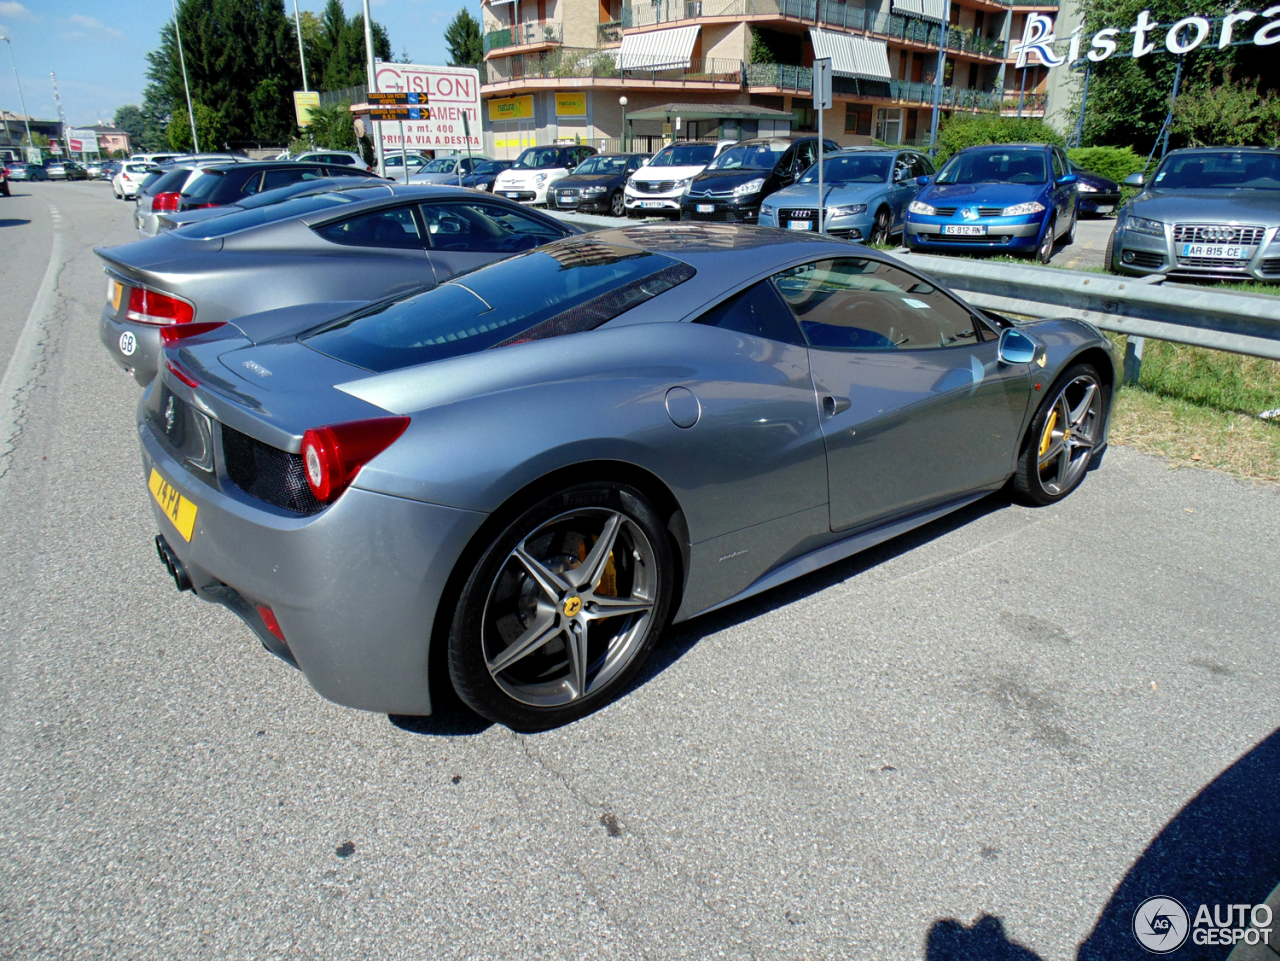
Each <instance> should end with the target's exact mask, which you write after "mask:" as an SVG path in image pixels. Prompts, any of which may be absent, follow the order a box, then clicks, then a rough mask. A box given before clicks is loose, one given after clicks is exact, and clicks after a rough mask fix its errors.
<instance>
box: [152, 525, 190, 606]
mask: <svg viewBox="0 0 1280 961" xmlns="http://www.w3.org/2000/svg"><path fill="white" fill-rule="evenodd" d="M156 553H157V554H159V555H160V563H162V564H163V565H164V567H165V570H167V571H168V572H169V576H170V577H172V578H173V586H174V587H176V588H177V589H178V590H180V591H193V592H194V591H195V586H194V585H193V584H192V583H191V575H190V574H188V573H187V569H186V567H184V566H183V564H182V561H180V560H179V559H178V555H177V554H175V553H174V552H173V548H172V547H170V546H169V542H168V541H166V540H165V539H164V535H163V534H157V535H156Z"/></svg>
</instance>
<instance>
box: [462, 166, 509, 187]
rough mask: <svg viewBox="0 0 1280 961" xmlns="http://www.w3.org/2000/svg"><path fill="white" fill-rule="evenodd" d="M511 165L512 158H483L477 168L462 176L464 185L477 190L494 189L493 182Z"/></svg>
mask: <svg viewBox="0 0 1280 961" xmlns="http://www.w3.org/2000/svg"><path fill="white" fill-rule="evenodd" d="M510 166H511V161H510V160H482V161H480V162H479V163H478V164H476V169H475V170H473V171H472V172H471V173H469V174H467V175H466V176H464V177H463V178H462V186H464V187H472V188H474V189H475V190H489V191H492V190H493V182H494V181H495V180H497V179H498V174H500V173H502V171H504V170H506V169H508V168H509V167H510Z"/></svg>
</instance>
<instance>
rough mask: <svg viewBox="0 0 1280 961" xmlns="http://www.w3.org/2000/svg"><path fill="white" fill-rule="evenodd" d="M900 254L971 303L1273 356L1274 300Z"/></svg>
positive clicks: (1277, 312) (1277, 349)
mask: <svg viewBox="0 0 1280 961" xmlns="http://www.w3.org/2000/svg"><path fill="white" fill-rule="evenodd" d="M901 256H902V258H903V260H905V261H906V262H908V263H911V264H913V265H915V266H917V267H919V268H920V269H921V270H923V271H924V272H925V273H926V274H932V275H934V276H935V277H937V278H938V279H939V280H941V281H944V282H945V283H946V284H947V286H949V287H951V288H952V289H953V290H955V291H957V292H959V293H963V294H964V295H965V297H966V299H968V300H970V301H971V302H972V303H974V304H975V305H976V306H978V307H989V308H991V309H992V310H1000V311H1007V312H1009V313H1015V314H1024V315H1026V316H1029V317H1074V318H1076V319H1077V320H1084V321H1087V322H1089V323H1091V324H1093V325H1094V326H1095V327H1098V328H1101V329H1102V330H1110V331H1114V332H1115V333H1119V334H1129V335H1131V336H1133V337H1143V338H1146V337H1150V338H1153V339H1155V340H1168V341H1172V342H1173V343H1176V344H1191V345H1192V346H1195V347H1208V348H1211V349H1213V350H1225V351H1230V352H1231V353H1233V354H1248V355H1251V356H1254V357H1267V358H1270V359H1271V360H1280V297H1270V296H1267V295H1265V294H1245V293H1239V292H1235V291H1231V292H1228V291H1222V290H1215V289H1214V288H1212V287H1192V286H1189V285H1184V284H1176V283H1175V284H1169V285H1168V286H1164V285H1163V284H1158V283H1155V282H1153V280H1151V279H1148V278H1143V277H1118V276H1114V275H1111V274H1091V273H1084V272H1081V271H1076V270H1059V269H1058V268H1056V267H1023V266H1020V265H1015V264H1004V263H990V262H987V261H981V260H964V259H961V258H953V257H935V256H930V255H926V254H902V255H901Z"/></svg>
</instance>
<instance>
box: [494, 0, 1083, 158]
mask: <svg viewBox="0 0 1280 961" xmlns="http://www.w3.org/2000/svg"><path fill="white" fill-rule="evenodd" d="M1057 8H1058V3H1057V0H1047V2H1042V0H1035V2H1030V0H1007V2H1003V0H950V2H949V3H948V2H947V0H849V2H843V0H484V3H483V6H482V12H483V29H484V44H485V62H484V66H483V68H482V72H481V97H482V99H483V101H484V110H483V114H484V116H483V120H484V127H485V148H486V151H491V153H490V156H495V157H514V156H516V155H517V154H518V153H519V152H520V150H522V149H523V148H524V147H528V146H532V145H535V144H544V143H555V142H556V141H566V140H567V141H575V140H576V141H581V142H586V143H591V144H593V145H595V146H597V147H600V148H601V149H615V150H616V149H623V146H624V144H625V145H626V146H627V147H628V148H630V147H632V146H633V145H634V146H635V147H637V148H638V149H642V150H643V149H654V148H655V147H656V146H657V145H658V144H660V143H661V141H662V139H663V138H664V137H677V138H680V139H696V138H701V137H722V138H730V139H733V138H745V137H749V136H758V135H761V134H764V133H767V132H775V133H778V132H782V131H783V130H787V131H789V132H791V133H800V132H808V131H816V129H817V115H816V114H815V112H814V109H813V101H812V97H811V90H812V65H813V61H814V59H815V58H820V57H830V58H831V59H832V64H833V73H834V83H833V88H834V103H833V106H832V109H830V110H828V111H826V112H825V113H824V116H823V118H822V119H823V126H824V132H825V133H826V134H827V135H828V136H829V137H831V138H832V139H834V140H836V141H837V142H839V143H842V144H845V145H856V144H866V143H870V142H871V140H872V138H875V139H878V140H883V141H887V142H889V143H920V142H922V141H924V142H927V140H928V136H929V124H930V115H931V110H932V103H933V96H934V82H933V81H934V77H935V74H936V71H937V69H938V63H939V46H940V44H941V43H942V42H943V36H944V33H945V38H946V39H945V43H946V55H945V58H944V66H943V71H944V72H943V82H942V87H941V96H940V103H941V109H942V110H943V111H945V112H946V113H951V112H954V111H1000V112H1002V113H1005V114H1016V113H1019V112H1020V113H1021V114H1022V115H1023V116H1043V115H1044V104H1045V91H1046V88H1047V79H1048V70H1047V69H1046V68H1044V67H1041V66H1034V65H1032V66H1028V67H1027V68H1026V69H1025V70H1021V71H1020V70H1017V69H1016V68H1015V65H1014V60H1013V58H1012V57H1011V56H1010V55H1009V54H1010V48H1011V44H1010V38H1014V39H1016V38H1018V37H1020V36H1021V35H1022V30H1023V24H1024V21H1025V18H1026V16H1027V14H1028V13H1030V12H1033V11H1040V12H1045V13H1050V14H1052V13H1054V12H1056V11H1057ZM944 21H945V22H946V30H945V31H944V29H943V28H944ZM693 108H696V109H693ZM686 113H688V114H689V115H690V116H689V117H688V118H686V117H685V116H684V114H686Z"/></svg>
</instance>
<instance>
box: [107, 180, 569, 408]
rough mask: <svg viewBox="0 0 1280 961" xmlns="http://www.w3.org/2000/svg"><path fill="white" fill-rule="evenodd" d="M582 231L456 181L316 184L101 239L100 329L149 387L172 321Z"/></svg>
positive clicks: (377, 283)
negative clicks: (317, 188) (310, 189)
mask: <svg viewBox="0 0 1280 961" xmlns="http://www.w3.org/2000/svg"><path fill="white" fill-rule="evenodd" d="M344 179H345V178H344ZM579 232H580V228H577V227H574V226H571V225H569V224H564V223H561V222H560V221H558V220H555V219H553V218H551V217H548V216H546V215H545V214H541V213H539V212H537V211H534V210H529V209H527V208H525V207H522V206H520V205H519V204H516V203H512V202H511V201H508V200H505V199H504V198H501V197H485V196H481V195H479V194H477V193H476V192H475V191H473V190H466V189H459V188H457V187H430V186H421V187H415V186H408V187H405V186H400V185H392V184H387V183H382V182H380V183H378V184H375V185H372V186H363V185H355V186H351V187H342V188H336V189H333V190H328V191H325V192H322V193H314V194H312V193H309V194H307V195H305V196H302V197H297V198H293V199H290V200H286V201H283V202H282V203H278V204H271V205H267V206H262V207H255V208H252V209H246V210H240V211H238V212H236V213H230V214H227V215H226V216H224V217H218V218H216V219H210V220H207V221H204V222H201V223H193V224H191V225H189V226H186V227H182V228H179V229H177V230H171V231H166V232H164V233H162V234H160V235H159V236H157V237H151V238H148V239H146V240H140V241H138V242H136V243H132V244H124V245H122V246H119V247H107V248H102V247H99V248H95V250H94V252H95V253H96V254H97V255H98V256H99V257H100V258H102V261H103V264H104V266H105V269H106V273H107V278H108V280H107V297H106V301H105V303H104V304H103V308H102V316H101V319H100V321H99V325H98V331H99V336H100V339H101V340H102V344H103V346H104V347H106V349H107V353H108V354H110V355H111V357H112V359H113V360H115V362H116V363H118V364H119V365H120V366H121V367H123V368H124V369H125V370H128V371H130V372H131V373H132V374H133V376H134V379H135V380H137V381H138V383H139V384H142V385H144V386H145V385H146V384H149V383H150V382H151V381H152V379H153V378H154V377H155V375H156V369H157V363H158V360H157V359H158V357H159V353H160V343H161V333H162V332H163V330H164V329H165V328H166V327H169V326H175V325H178V326H180V325H183V324H191V323H208V322H213V323H218V322H222V321H226V320H230V319H232V318H233V317H239V316H243V315H244V314H252V313H257V312H259V311H263V310H269V309H271V308H274V307H286V306H290V305H293V304H306V303H315V302H318V301H333V300H343V301H349V302H351V303H353V304H354V303H363V302H365V301H369V300H373V299H375V298H378V297H385V296H387V295H388V294H392V293H395V292H398V291H399V292H403V291H406V290H417V289H419V288H421V287H423V286H428V285H431V284H435V283H438V282H439V281H442V280H446V279H448V278H449V277H452V276H453V275H454V274H456V273H459V272H461V271H464V270H470V269H471V268H473V267H478V266H479V265H481V264H486V263H489V262H490V261H492V260H497V259H499V258H501V257H509V256H511V255H512V254H514V253H518V252H520V251H522V250H529V249H530V248H533V247H537V246H539V245H541V244H545V243H549V242H551V241H553V240H560V239H562V238H564V237H567V236H570V235H571V234H575V233H579Z"/></svg>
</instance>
